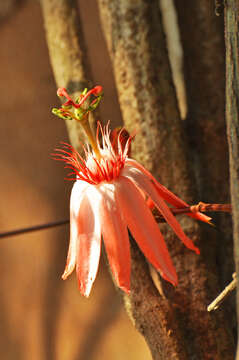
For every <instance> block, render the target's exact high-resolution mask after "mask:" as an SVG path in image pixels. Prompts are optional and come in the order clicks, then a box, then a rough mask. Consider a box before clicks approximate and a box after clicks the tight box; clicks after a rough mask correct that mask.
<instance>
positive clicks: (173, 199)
mask: <svg viewBox="0 0 239 360" xmlns="http://www.w3.org/2000/svg"><path fill="white" fill-rule="evenodd" d="M127 163H128V164H129V165H130V166H133V167H135V168H137V169H139V170H140V171H142V172H143V173H144V174H145V175H146V176H148V177H149V178H150V179H151V180H152V181H153V183H154V185H155V186H156V188H157V191H158V193H159V195H160V196H161V198H163V199H164V200H165V201H167V202H168V203H169V204H171V205H173V206H175V207H176V208H178V209H181V208H184V207H188V206H189V205H188V204H187V203H186V202H185V201H183V200H182V199H180V198H179V197H178V196H176V195H175V194H174V193H172V192H171V191H170V190H168V189H167V188H166V187H165V186H163V185H162V184H160V183H159V182H158V181H157V180H156V179H155V178H154V177H153V175H152V174H151V173H150V172H149V171H148V170H146V169H145V168H144V167H143V166H142V165H141V164H139V163H138V162H137V161H135V160H133V159H128V160H127ZM186 215H188V216H190V217H192V218H194V219H197V220H201V221H204V222H206V223H209V222H210V221H211V218H210V217H209V216H207V215H204V214H202V213H200V212H197V213H194V214H193V213H188V214H186Z"/></svg>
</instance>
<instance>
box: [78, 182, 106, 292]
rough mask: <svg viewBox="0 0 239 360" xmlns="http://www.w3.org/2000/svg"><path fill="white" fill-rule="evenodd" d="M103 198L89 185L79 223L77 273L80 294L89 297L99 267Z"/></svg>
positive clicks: (81, 208)
mask: <svg viewBox="0 0 239 360" xmlns="http://www.w3.org/2000/svg"><path fill="white" fill-rule="evenodd" d="M100 202H101V196H100V194H99V192H98V191H97V189H96V188H95V187H94V185H89V186H88V188H87V189H86V192H85V196H84V198H83V200H82V204H81V207H80V212H79V215H78V218H77V222H78V241H77V260H76V273H77V278H78V283H79V288H80V292H81V293H82V294H83V295H85V296H89V294H90V291H91V288H92V285H93V282H94V281H95V277H96V274H97V271H98V267H99V259H100V250H101V225H100V218H99V210H100Z"/></svg>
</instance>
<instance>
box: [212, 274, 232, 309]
mask: <svg viewBox="0 0 239 360" xmlns="http://www.w3.org/2000/svg"><path fill="white" fill-rule="evenodd" d="M232 277H233V280H232V281H231V282H230V284H229V285H227V286H226V287H225V289H224V290H223V291H222V292H221V293H220V294H219V295H218V296H217V297H216V299H215V300H213V301H212V302H211V304H209V305H208V307H207V311H213V310H216V309H218V307H219V306H220V305H221V303H222V302H223V301H224V300H225V298H226V297H227V296H228V295H230V293H231V292H232V291H233V290H234V289H235V288H236V286H237V279H236V273H233V275H232Z"/></svg>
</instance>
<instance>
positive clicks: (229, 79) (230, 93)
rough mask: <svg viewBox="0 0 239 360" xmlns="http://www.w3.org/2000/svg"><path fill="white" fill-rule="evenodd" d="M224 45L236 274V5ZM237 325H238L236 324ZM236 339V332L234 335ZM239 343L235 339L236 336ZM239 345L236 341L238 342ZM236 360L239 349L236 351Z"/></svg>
mask: <svg viewBox="0 0 239 360" xmlns="http://www.w3.org/2000/svg"><path fill="white" fill-rule="evenodd" d="M224 11H225V43H226V122H227V136H228V144H229V155H230V156H229V159H230V184H231V201H232V218H233V238H234V258H235V264H236V273H237V274H239V63H238V58H239V33H238V27H239V21H238V13H239V4H238V1H237V0H227V1H226V2H225V10H224ZM237 281H238V280H237ZM237 324H239V286H237ZM238 326H239V325H238ZM238 336H239V333H238ZM238 340H239V337H238ZM238 343H239V342H238ZM237 359H239V348H238V349H237Z"/></svg>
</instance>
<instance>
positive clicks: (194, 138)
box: [175, 0, 235, 328]
mask: <svg viewBox="0 0 239 360" xmlns="http://www.w3.org/2000/svg"><path fill="white" fill-rule="evenodd" d="M175 5H176V9H177V14H178V22H179V29H180V35H181V40H182V46H183V52H184V75H185V82H186V89H187V101H188V115H187V119H186V121H185V128H186V130H187V134H188V138H189V141H190V150H191V151H190V154H191V158H192V162H193V164H194V171H195V174H196V176H195V179H196V182H197V189H198V197H199V199H200V200H202V201H204V200H205V201H213V202H214V201H218V202H221V203H224V202H230V200H229V165H228V145H227V139H226V124H225V66H224V64H225V55H224V54H225V50H224V48H225V47H224V37H223V17H222V16H221V17H218V16H216V15H215V3H214V2H213V1H208V0H203V1H202V0H195V1H193V2H188V1H185V0H182V1H179V0H176V1H175ZM213 222H214V223H215V224H216V226H217V228H219V229H220V232H215V231H214V229H205V230H206V232H204V236H205V238H206V239H207V247H208V248H207V253H208V256H209V258H211V259H214V261H213V262H212V260H210V261H211V263H212V264H214V266H213V267H212V268H211V274H212V275H213V276H216V277H217V279H216V278H215V283H214V284H213V286H214V288H216V284H218V285H219V286H220V289H223V288H224V287H225V285H226V284H227V283H228V282H229V281H230V280H231V275H232V273H233V272H234V263H233V241H232V224H231V217H230V216H227V215H224V216H217V215H214V216H213ZM210 230H211V231H210ZM230 301H231V303H230V304H229V306H225V311H226V312H227V315H226V317H227V318H228V320H229V324H230V326H231V328H233V326H235V321H234V319H235V316H234V312H235V310H234V297H233V296H232V297H231V298H230Z"/></svg>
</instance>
